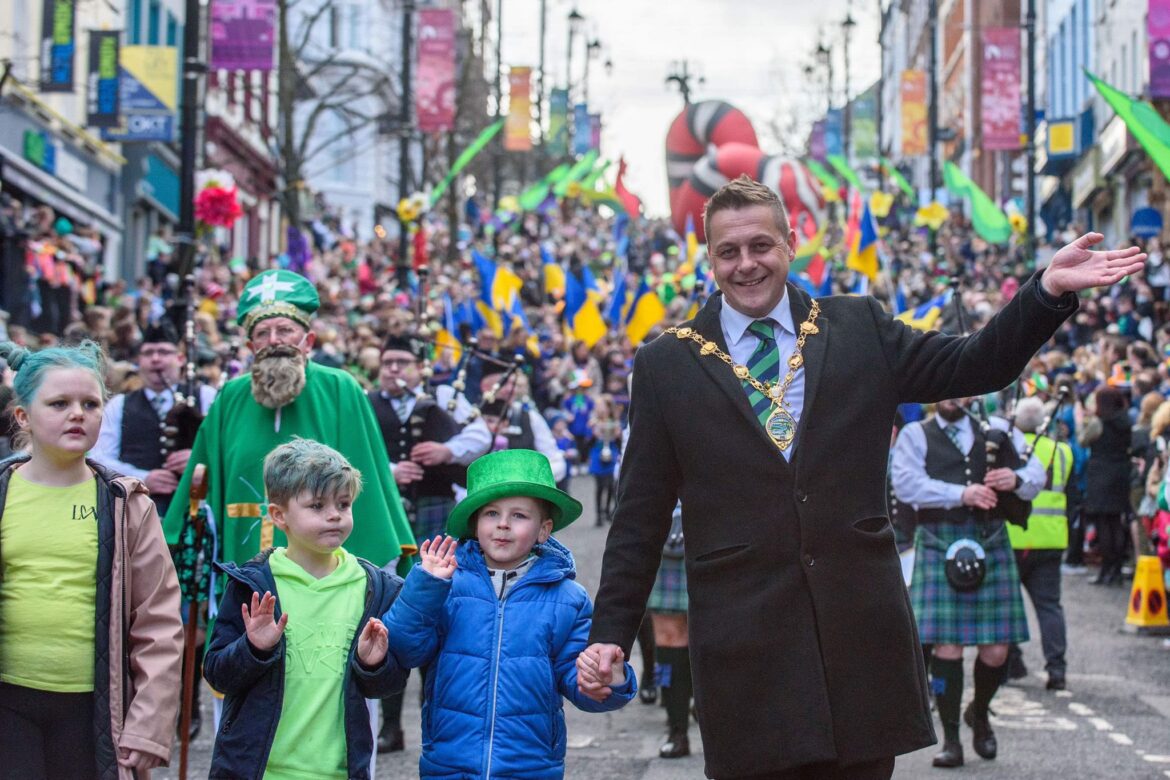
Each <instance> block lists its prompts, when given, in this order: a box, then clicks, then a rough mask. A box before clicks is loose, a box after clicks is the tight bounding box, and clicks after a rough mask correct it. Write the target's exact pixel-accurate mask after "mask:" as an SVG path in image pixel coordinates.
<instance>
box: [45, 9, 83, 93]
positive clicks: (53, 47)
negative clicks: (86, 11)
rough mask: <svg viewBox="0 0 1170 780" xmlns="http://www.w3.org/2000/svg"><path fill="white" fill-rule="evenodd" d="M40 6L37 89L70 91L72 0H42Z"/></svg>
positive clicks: (73, 45) (73, 49)
mask: <svg viewBox="0 0 1170 780" xmlns="http://www.w3.org/2000/svg"><path fill="white" fill-rule="evenodd" d="M41 9H42V11H41V12H42V14H43V16H42V19H41V92H72V91H73V55H74V53H75V52H76V50H77V14H76V10H77V8H76V2H75V0H44V3H43V4H42V5H41Z"/></svg>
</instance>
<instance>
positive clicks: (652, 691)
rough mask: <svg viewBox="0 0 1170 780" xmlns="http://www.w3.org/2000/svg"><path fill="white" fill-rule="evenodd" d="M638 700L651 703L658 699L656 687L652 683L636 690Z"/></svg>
mask: <svg viewBox="0 0 1170 780" xmlns="http://www.w3.org/2000/svg"><path fill="white" fill-rule="evenodd" d="M638 701H640V702H642V703H643V704H653V703H654V702H656V701H658V688H657V687H656V686H654V685H648V686H645V687H643V688H640V689H639V690H638Z"/></svg>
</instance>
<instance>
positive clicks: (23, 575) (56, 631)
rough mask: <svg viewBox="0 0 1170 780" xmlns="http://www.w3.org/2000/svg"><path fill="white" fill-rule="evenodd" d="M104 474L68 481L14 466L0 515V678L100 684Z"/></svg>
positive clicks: (76, 688) (69, 685) (80, 687)
mask: <svg viewBox="0 0 1170 780" xmlns="http://www.w3.org/2000/svg"><path fill="white" fill-rule="evenodd" d="M97 553H98V524H97V480H96V479H90V480H87V481H85V482H81V483H79V484H77V485H70V486H68V487H49V486H47V485H38V484H35V483H33V482H29V481H28V480H26V479H24V478H23V477H21V475H20V471H19V470H17V471H15V472H13V474H12V478H11V479H10V480H9V482H8V497H7V499H6V500H5V502H4V509H3V514H2V515H0V680H2V681H3V682H6V683H9V684H11V685H20V686H23V687H25V688H36V689H38V690H42V691H55V692H57V693H85V692H88V691H92V690H93V664H94V611H95V601H96V597H97V587H96V584H95V583H96V580H97Z"/></svg>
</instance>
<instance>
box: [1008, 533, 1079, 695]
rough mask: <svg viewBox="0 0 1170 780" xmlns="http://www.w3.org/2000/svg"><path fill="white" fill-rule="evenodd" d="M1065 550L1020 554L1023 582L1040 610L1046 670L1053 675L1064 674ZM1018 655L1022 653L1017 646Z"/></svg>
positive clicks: (1033, 604)
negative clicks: (1062, 601) (1062, 578)
mask: <svg viewBox="0 0 1170 780" xmlns="http://www.w3.org/2000/svg"><path fill="white" fill-rule="evenodd" d="M1063 553H1064V551H1063V550H1016V568H1017V569H1019V571H1020V582H1021V583H1022V584H1023V586H1024V589H1025V590H1026V591H1028V598H1030V599H1031V600H1032V606H1033V607H1034V608H1035V609H1036V619H1037V620H1038V621H1039V623H1040V645H1041V647H1042V648H1043V649H1044V666H1045V668H1046V669H1047V670H1048V673H1049V674H1053V673H1057V674H1064V672H1065V667H1066V666H1067V663H1066V662H1065V660H1064V653H1065V650H1066V649H1067V641H1066V639H1065V623H1064V607H1062V606H1061V605H1060V559H1061V557H1062V555H1063ZM1012 649H1013V651H1014V652H1019V649H1018V648H1017V647H1014V646H1013V648H1012Z"/></svg>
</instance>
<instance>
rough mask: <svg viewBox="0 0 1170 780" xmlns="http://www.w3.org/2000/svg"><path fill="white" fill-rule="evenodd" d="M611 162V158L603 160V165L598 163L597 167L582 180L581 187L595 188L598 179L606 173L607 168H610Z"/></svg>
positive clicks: (586, 188)
mask: <svg viewBox="0 0 1170 780" xmlns="http://www.w3.org/2000/svg"><path fill="white" fill-rule="evenodd" d="M610 164H611V163H610V161H609V160H603V161H602V163H601V165H598V166H597V167H596V168H594V169H593V170H592V171H590V172H589V175H588V176H586V177H585V178H584V179H582V180H581V189H584V190H591V189H594V185H595V184H597V180H598V179H600V178H601V176H602V174H604V173H605V171H606V169H607V168H609V166H610Z"/></svg>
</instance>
